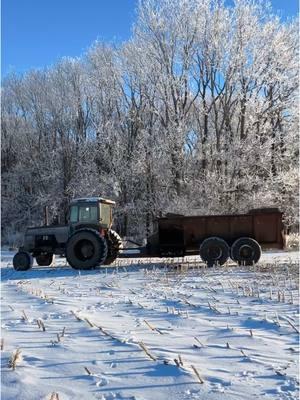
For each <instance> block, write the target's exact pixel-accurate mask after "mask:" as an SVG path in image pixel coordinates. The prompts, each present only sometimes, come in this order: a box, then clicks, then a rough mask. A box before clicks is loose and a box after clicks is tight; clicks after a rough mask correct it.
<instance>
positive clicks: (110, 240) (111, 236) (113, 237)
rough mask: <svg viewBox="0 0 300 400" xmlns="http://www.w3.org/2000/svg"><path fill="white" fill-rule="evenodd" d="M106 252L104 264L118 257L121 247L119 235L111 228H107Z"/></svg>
mask: <svg viewBox="0 0 300 400" xmlns="http://www.w3.org/2000/svg"><path fill="white" fill-rule="evenodd" d="M107 246H108V252H107V257H106V260H105V261H104V263H103V264H104V265H109V264H112V263H113V262H114V261H115V259H116V258H117V257H118V254H119V252H120V250H121V249H122V248H123V243H122V238H121V236H120V235H119V234H118V233H117V232H116V231H113V230H112V229H110V230H109V232H108V235H107Z"/></svg>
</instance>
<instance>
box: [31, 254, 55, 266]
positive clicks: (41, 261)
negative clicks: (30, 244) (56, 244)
mask: <svg viewBox="0 0 300 400" xmlns="http://www.w3.org/2000/svg"><path fill="white" fill-rule="evenodd" d="M35 259H36V263H37V265H39V266H40V267H47V266H48V265H51V264H52V260H53V254H51V253H46V254H39V255H38V256H36V257H35Z"/></svg>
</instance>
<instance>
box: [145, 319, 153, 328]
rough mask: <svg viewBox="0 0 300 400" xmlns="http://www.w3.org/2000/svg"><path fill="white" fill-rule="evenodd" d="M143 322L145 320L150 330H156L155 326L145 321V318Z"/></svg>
mask: <svg viewBox="0 0 300 400" xmlns="http://www.w3.org/2000/svg"><path fill="white" fill-rule="evenodd" d="M144 322H145V324H146V325H147V326H148V328H150V329H151V331H155V330H156V328H154V326H152V325H150V324H149V322H148V321H146V320H145V319H144Z"/></svg>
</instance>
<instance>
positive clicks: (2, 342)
mask: <svg viewBox="0 0 300 400" xmlns="http://www.w3.org/2000/svg"><path fill="white" fill-rule="evenodd" d="M0 349H1V351H2V350H3V349H4V338H2V339H1V346H0Z"/></svg>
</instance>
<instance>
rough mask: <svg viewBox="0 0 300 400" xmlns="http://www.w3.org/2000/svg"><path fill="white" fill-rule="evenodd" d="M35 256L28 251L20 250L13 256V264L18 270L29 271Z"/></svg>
mask: <svg viewBox="0 0 300 400" xmlns="http://www.w3.org/2000/svg"><path fill="white" fill-rule="evenodd" d="M32 265H33V258H32V256H31V254H29V253H27V251H18V253H17V254H15V256H14V258H13V266H14V269H15V270H16V271H27V270H28V269H30V268H32Z"/></svg>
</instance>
